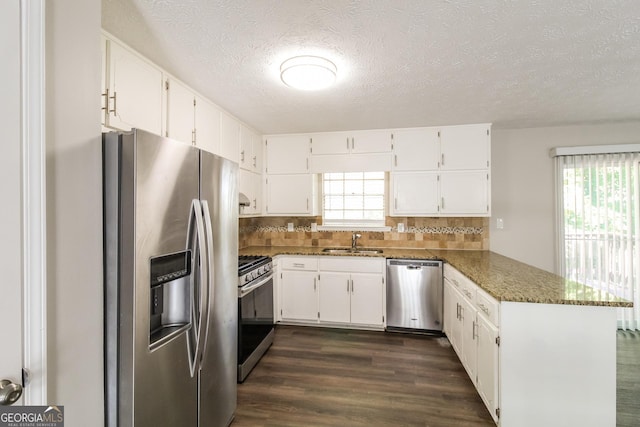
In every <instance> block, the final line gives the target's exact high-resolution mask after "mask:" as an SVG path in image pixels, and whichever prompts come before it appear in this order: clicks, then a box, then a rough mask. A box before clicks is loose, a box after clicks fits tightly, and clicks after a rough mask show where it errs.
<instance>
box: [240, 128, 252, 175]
mask: <svg viewBox="0 0 640 427" xmlns="http://www.w3.org/2000/svg"><path fill="white" fill-rule="evenodd" d="M252 137H253V134H252V132H251V130H250V129H249V128H247V127H246V126H241V127H240V157H239V160H240V161H239V166H240V167H241V168H242V169H247V170H254V167H253V138H252Z"/></svg>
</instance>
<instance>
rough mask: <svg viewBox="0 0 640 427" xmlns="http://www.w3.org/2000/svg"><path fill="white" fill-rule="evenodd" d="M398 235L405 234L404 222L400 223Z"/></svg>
mask: <svg viewBox="0 0 640 427" xmlns="http://www.w3.org/2000/svg"><path fill="white" fill-rule="evenodd" d="M398 233H404V222H400V223H398Z"/></svg>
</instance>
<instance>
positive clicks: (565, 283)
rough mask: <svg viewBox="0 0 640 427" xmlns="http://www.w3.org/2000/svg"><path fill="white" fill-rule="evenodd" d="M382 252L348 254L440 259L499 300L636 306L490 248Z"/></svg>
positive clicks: (280, 249) (257, 249) (253, 250)
mask: <svg viewBox="0 0 640 427" xmlns="http://www.w3.org/2000/svg"><path fill="white" fill-rule="evenodd" d="M322 249H323V248H317V247H302V246H300V247H298V246H252V247H248V248H244V249H241V250H240V255H266V256H270V257H275V256H277V255H323V256H345V255H344V254H342V255H339V254H327V253H326V252H322ZM383 250H384V252H383V253H381V254H348V256H366V257H371V256H373V257H381V258H407V259H439V260H443V261H445V262H447V263H449V264H451V265H452V266H453V267H455V268H456V269H457V270H458V271H460V272H461V273H462V274H464V275H465V276H467V277H468V278H469V279H471V280H472V281H473V282H474V283H476V284H477V285H478V286H480V288H482V289H483V290H484V291H485V292H487V293H488V294H489V295H491V296H492V297H494V298H495V299H496V300H498V301H509V302H532V303H542V304H569V305H592V306H608V307H632V306H633V303H631V302H630V301H627V300H624V299H622V298H618V297H616V296H614V295H612V294H610V293H608V292H605V291H600V290H597V289H595V288H592V287H590V286H587V285H582V284H580V283H576V282H573V281H571V280H567V279H565V278H563V277H560V276H558V275H556V274H553V273H549V272H547V271H545V270H541V269H539V268H536V267H533V266H530V265H528V264H524V263H522V262H519V261H516V260H514V259H511V258H508V257H505V256H503V255H499V254H496V253H494V252H490V251H468V250H460V251H456V250H436V249H391V248H384V249H383Z"/></svg>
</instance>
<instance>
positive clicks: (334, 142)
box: [311, 132, 352, 155]
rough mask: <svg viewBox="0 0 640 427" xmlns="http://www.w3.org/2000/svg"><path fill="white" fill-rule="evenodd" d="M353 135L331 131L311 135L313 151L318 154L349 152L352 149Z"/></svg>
mask: <svg viewBox="0 0 640 427" xmlns="http://www.w3.org/2000/svg"><path fill="white" fill-rule="evenodd" d="M351 143H352V141H351V135H350V134H349V133H347V132H336V133H334V132H329V133H319V134H315V135H311V152H312V153H313V154H314V155H316V154H347V153H349V151H350V149H351Z"/></svg>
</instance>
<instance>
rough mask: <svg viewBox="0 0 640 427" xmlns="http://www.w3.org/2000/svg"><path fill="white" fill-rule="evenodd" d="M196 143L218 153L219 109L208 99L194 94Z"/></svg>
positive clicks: (204, 148)
mask: <svg viewBox="0 0 640 427" xmlns="http://www.w3.org/2000/svg"><path fill="white" fill-rule="evenodd" d="M195 126H196V127H195V137H196V145H197V146H198V148H202V149H203V150H207V151H209V152H210V153H213V154H218V155H220V110H219V109H218V108H217V107H216V106H215V105H214V104H212V103H211V102H209V101H208V100H206V99H204V98H202V97H200V96H197V95H196V124H195Z"/></svg>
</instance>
